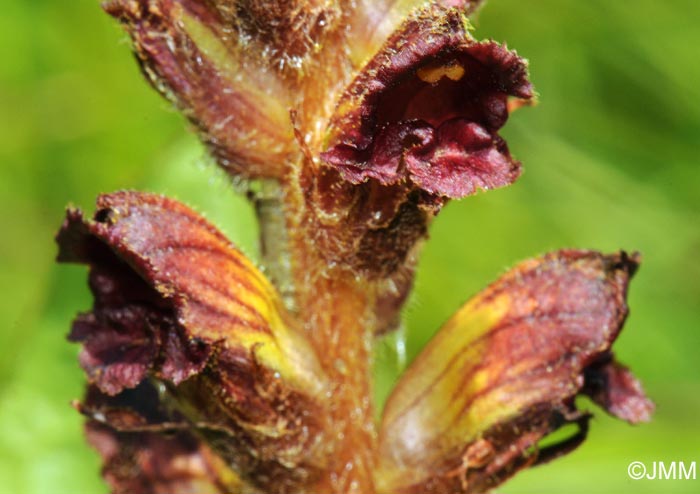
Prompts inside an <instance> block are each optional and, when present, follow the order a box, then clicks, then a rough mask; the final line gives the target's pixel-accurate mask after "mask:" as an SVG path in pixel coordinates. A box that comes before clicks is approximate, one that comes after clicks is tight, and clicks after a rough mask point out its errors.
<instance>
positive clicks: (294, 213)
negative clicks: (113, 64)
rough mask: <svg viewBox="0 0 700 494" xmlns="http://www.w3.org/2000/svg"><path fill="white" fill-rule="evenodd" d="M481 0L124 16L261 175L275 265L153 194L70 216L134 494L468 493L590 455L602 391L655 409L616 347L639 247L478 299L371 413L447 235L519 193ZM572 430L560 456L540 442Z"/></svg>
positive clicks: (92, 403) (197, 4)
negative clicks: (473, 200) (477, 208)
mask: <svg viewBox="0 0 700 494" xmlns="http://www.w3.org/2000/svg"><path fill="white" fill-rule="evenodd" d="M478 3H479V2H478V1H468V0H437V1H420V0H394V1H390V0H374V1H371V0H353V1H348V0H287V1H274V0H113V1H110V2H108V3H106V4H105V6H104V7H105V10H106V11H107V12H108V13H109V14H111V15H112V16H114V17H115V18H116V19H118V20H119V22H121V24H122V25H123V26H124V28H125V29H126V31H127V32H128V33H129V35H130V36H131V38H132V40H133V46H134V51H135V54H136V58H137V60H138V62H139V64H140V66H141V69H142V71H143V73H144V74H145V76H146V78H147V79H148V80H149V82H150V83H151V84H152V85H153V86H154V87H155V88H156V89H157V90H158V91H159V92H160V93H162V94H163V95H164V96H165V97H166V98H168V99H169V100H170V101H172V102H173V103H174V104H175V105H176V106H177V108H179V109H180V110H181V111H182V112H183V113H184V114H185V115H186V116H187V118H188V119H189V120H190V122H192V124H193V126H194V128H196V129H197V131H198V133H199V135H200V136H201V138H202V140H203V141H204V143H206V145H207V147H208V149H209V151H210V152H211V154H212V155H213V157H214V158H215V159H216V161H217V163H218V164H219V165H220V166H221V167H223V168H224V169H225V170H226V171H227V172H228V173H229V174H230V175H231V176H232V177H234V178H235V179H236V180H239V181H240V182H242V183H247V184H251V185H250V191H249V197H250V199H251V201H252V202H253V204H254V205H255V207H256V211H257V213H258V218H259V221H260V231H261V240H262V242H261V250H262V254H261V257H262V260H263V261H262V262H263V264H264V271H261V270H259V269H258V268H256V266H255V265H254V264H253V263H252V262H251V261H249V260H248V259H247V258H246V257H245V256H244V255H243V254H241V252H240V251H238V250H237V249H236V247H235V246H234V245H232V244H231V243H230V242H229V241H228V240H227V239H226V238H225V237H224V236H223V235H222V234H221V233H219V231H218V230H217V229H216V228H214V227H213V226H212V225H210V224H209V223H208V222H207V221H205V220H204V219H203V218H202V217H201V216H199V215H198V214H196V213H195V212H193V211H192V210H191V209H189V208H188V207H186V206H184V205H182V204H180V203H178V202H177V201H174V200H172V199H168V198H165V197H161V196H158V195H153V194H148V193H142V192H133V191H128V192H125V191H122V192H116V193H113V194H108V195H103V196H100V197H99V198H98V200H97V210H96V213H95V214H94V216H93V217H92V219H89V218H86V217H85V216H83V214H82V213H81V212H80V211H79V210H76V209H69V210H68V212H67V216H66V219H65V222H64V224H63V226H62V228H61V230H60V232H59V233H58V237H57V240H58V243H59V246H60V252H59V260H60V261H62V262H79V263H85V264H87V265H89V267H90V274H89V284H90V288H91V290H92V292H93V294H94V305H93V308H92V310H91V311H90V312H87V313H84V314H80V315H79V316H78V317H77V318H76V320H75V322H74V324H73V328H72V331H71V333H70V339H71V340H72V341H76V342H80V343H82V351H81V353H80V363H81V365H82V367H83V369H84V370H85V372H86V374H87V378H88V382H89V384H88V388H87V392H86V395H85V397H84V399H83V400H82V402H80V403H76V407H77V408H78V410H79V411H80V412H81V413H83V414H84V415H85V416H86V417H87V426H86V427H87V437H88V440H89V442H90V443H91V444H92V445H93V446H94V447H95V448H96V449H97V450H98V451H99V453H100V454H101V456H102V458H103V461H104V469H103V474H104V477H105V478H106V480H107V482H108V483H109V485H110V486H111V488H112V489H113V491H114V492H116V493H128V494H145V493H156V494H185V493H195V494H207V493H244V494H255V493H265V494H276V493H313V494H317V493H320V494H325V493H328V494H341V493H342V494H345V493H361V494H373V493H377V494H394V493H421V494H423V493H436V494H437V493H440V494H443V493H444V494H447V493H476V492H484V491H487V490H489V489H491V488H493V487H494V486H496V485H498V484H500V483H501V482H503V481H504V480H505V479H507V478H508V477H510V476H512V475H513V474H514V473H516V472H517V471H518V470H520V469H522V468H525V467H527V466H531V465H536V464H540V463H543V462H546V461H548V460H550V459H552V458H555V457H557V456H560V455H562V454H565V453H567V452H569V451H571V450H572V449H574V448H576V447H577V446H578V445H579V444H580V443H581V442H582V441H583V439H584V438H585V436H586V431H587V427H588V422H589V418H590V414H589V413H588V412H586V411H581V410H578V409H577V408H576V405H575V398H576V396H577V395H582V394H583V395H588V396H589V397H590V398H591V399H592V400H593V401H594V402H596V403H597V404H599V405H600V406H601V407H603V408H604V409H605V410H606V411H608V412H609V413H611V414H612V415H615V416H617V417H620V418H622V419H624V420H626V421H628V422H632V423H636V422H640V421H644V420H648V418H649V417H650V414H651V412H652V409H653V405H652V404H651V402H650V401H649V400H648V399H647V398H646V397H645V396H644V393H643V391H642V389H641V386H640V384H639V382H638V381H637V380H636V379H635V378H634V377H633V375H632V374H631V373H630V371H629V370H628V369H627V368H626V367H624V366H623V365H621V364H619V363H618V362H617V361H616V360H615V358H614V356H613V353H612V352H611V345H612V343H613V342H614V340H615V339H616V337H617V335H618V333H619V331H620V329H621V327H622V325H623V323H624V320H625V317H626V315H627V306H626V302H625V299H626V292H627V287H628V283H629V280H630V278H631V276H632V275H633V274H634V272H635V271H636V269H637V265H638V256H636V255H627V254H625V253H624V252H619V253H615V254H612V255H603V254H600V253H598V252H593V251H581V250H562V251H559V252H553V253H550V254H547V255H544V256H542V257H540V258H536V259H531V260H528V261H525V262H523V263H521V264H519V265H517V266H516V267H515V268H513V269H512V270H511V271H509V272H507V273H506V274H505V275H503V276H501V278H499V279H498V280H497V281H495V282H494V283H493V284H492V285H490V286H489V287H488V288H486V290H484V291H483V292H482V293H480V294H478V295H476V296H475V297H473V298H472V299H471V300H469V301H468V302H467V303H466V304H465V305H464V306H463V307H462V308H460V309H459V310H458V311H457V312H456V313H455V314H454V315H453V316H452V317H451V318H450V319H449V320H448V321H447V323H445V325H444V326H443V327H442V328H441V329H440V330H439V331H438V332H437V334H436V336H435V337H434V338H433V339H432V341H431V342H430V343H429V344H428V345H427V347H426V348H425V349H424V350H423V351H422V353H421V354H419V355H418V357H417V358H416V359H415V360H414V361H413V363H412V364H411V365H410V367H409V368H408V369H407V370H406V371H405V372H404V374H403V376H402V377H401V378H400V380H399V381H398V383H397V384H396V386H395V388H394V390H393V392H392V393H391V395H390V397H389V399H388V402H387V403H386V406H385V407H384V409H383V413H382V415H381V419H380V420H379V421H378V423H377V422H376V421H375V418H374V417H375V416H374V409H373V403H372V383H371V372H370V371H371V356H372V348H373V343H374V342H375V339H376V338H377V337H378V336H379V335H382V334H385V333H387V332H389V331H392V329H394V328H395V327H396V326H397V324H398V319H399V314H400V310H401V307H402V305H403V303H404V301H405V300H406V298H407V296H408V294H409V292H410V290H411V285H412V280H413V274H414V269H415V266H416V262H417V258H418V255H419V251H420V247H421V244H422V243H423V241H424V239H425V238H426V232H427V230H428V226H429V224H430V222H431V221H432V219H433V218H434V217H435V215H437V213H438V212H439V211H440V209H441V208H442V207H443V206H444V205H445V204H446V203H447V202H448V201H449V200H450V199H459V198H462V197H465V196H469V195H471V194H474V193H475V192H477V191H480V190H488V189H492V188H495V187H502V186H505V185H508V184H510V183H512V182H513V181H515V180H516V179H517V178H518V175H519V174H520V164H519V163H518V162H517V161H515V160H514V159H513V158H512V157H511V155H510V153H509V151H508V147H507V146H506V143H505V141H504V140H503V139H502V138H501V137H500V136H499V134H498V131H499V129H500V128H501V127H502V126H503V125H504V124H505V122H506V120H507V118H508V115H509V113H510V112H511V111H512V110H514V109H516V108H517V107H519V106H522V105H524V104H527V103H528V102H529V101H530V100H531V99H532V98H533V89H532V87H531V85H530V83H529V81H528V75H527V65H526V62H525V61H524V60H523V59H521V58H520V57H519V56H518V55H517V54H516V53H515V52H513V51H510V50H508V49H507V48H506V47H505V46H504V45H501V44H498V43H496V42H494V41H477V40H476V39H475V38H474V37H473V36H472V33H471V27H470V23H469V20H468V16H469V15H471V14H472V13H473V11H474V10H475V8H476V7H477V4H478ZM567 424H573V426H570V427H573V428H574V430H575V432H574V433H573V434H571V435H570V437H568V439H564V440H562V441H560V442H558V443H556V444H550V445H549V446H546V447H544V446H542V447H538V444H539V443H540V441H541V439H542V438H544V437H545V436H547V435H548V434H550V433H552V432H553V431H555V430H557V429H559V428H561V427H562V426H564V425H567Z"/></svg>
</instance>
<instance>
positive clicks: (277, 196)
mask: <svg viewBox="0 0 700 494" xmlns="http://www.w3.org/2000/svg"><path fill="white" fill-rule="evenodd" d="M286 185H289V184H286ZM297 197H298V196H297ZM286 199H289V198H288V197H287V198H286ZM253 200H254V204H255V208H256V213H257V215H258V220H259V222H260V234H261V251H262V259H263V263H264V264H265V267H266V270H267V272H268V274H269V276H270V278H271V279H272V280H273V282H274V283H275V285H276V286H277V288H278V289H279V291H280V293H282V295H283V297H284V298H285V303H286V304H287V306H288V308H290V309H292V311H293V312H294V313H295V314H296V316H297V317H298V320H299V321H301V322H302V323H303V325H304V329H305V331H306V334H307V336H308V337H309V340H310V341H311V343H312V344H313V346H314V347H315V349H316V352H317V354H318V356H319V359H320V361H321V365H322V366H323V370H324V371H325V373H326V375H327V377H328V378H329V382H330V383H331V389H330V390H329V393H328V411H329V415H330V417H329V422H328V423H329V430H328V432H327V436H326V451H327V455H328V459H329V468H328V472H327V475H325V476H324V477H323V478H322V479H321V480H320V481H319V483H318V485H316V486H314V488H313V489H312V490H311V491H310V492H314V493H315V492H323V493H329V494H330V493H333V494H373V493H374V492H375V489H374V485H373V481H372V472H373V464H374V459H373V451H374V450H375V444H376V428H375V424H374V410H373V403H372V396H373V395H372V385H371V382H372V381H371V371H372V342H373V339H374V335H375V332H376V329H377V315H376V313H375V312H376V311H375V308H376V300H375V299H376V287H375V285H374V284H372V283H370V282H368V281H366V280H363V279H359V278H357V277H356V276H355V275H354V274H352V273H350V272H348V271H346V270H342V269H339V268H331V267H330V266H328V263H327V261H326V260H325V259H323V257H322V256H321V255H320V253H319V252H318V251H317V249H316V248H315V247H314V246H313V245H310V242H309V238H311V236H310V235H308V233H307V232H305V229H304V227H303V226H301V225H302V224H304V223H305V222H303V221H299V219H300V218H301V217H303V216H304V215H303V213H302V214H300V211H299V209H295V210H294V211H293V212H292V213H291V214H290V209H285V202H286V203H287V208H289V204H288V203H289V202H295V201H285V198H284V197H283V192H282V190H281V187H280V185H278V183H276V182H271V181H266V182H263V183H262V184H261V186H260V187H259V190H257V191H256V192H255V194H254V196H253ZM288 225H291V226H288Z"/></svg>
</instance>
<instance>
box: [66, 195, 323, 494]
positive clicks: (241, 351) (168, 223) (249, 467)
mask: <svg viewBox="0 0 700 494" xmlns="http://www.w3.org/2000/svg"><path fill="white" fill-rule="evenodd" d="M97 206H98V211H97V213H96V214H95V218H94V220H84V219H83V217H82V214H81V213H80V212H79V211H77V210H69V211H68V215H67V218H66V221H65V223H64V225H63V227H62V229H61V231H60V232H59V234H58V243H59V246H60V252H59V260H60V261H64V262H82V263H86V264H89V265H90V267H91V269H90V287H91V289H92V292H93V294H94V296H95V303H94V307H93V310H92V311H91V312H89V313H87V314H82V315H80V316H78V318H77V319H76V321H75V323H74V325H73V330H72V332H71V334H70V339H71V340H73V341H79V342H82V343H83V350H82V352H81V356H80V361H81V364H82V366H83V368H84V369H85V371H86V373H87V374H88V377H89V380H90V382H92V383H94V384H95V385H96V386H97V387H98V388H99V389H100V391H101V392H103V393H105V394H107V395H112V396H114V395H118V394H119V393H124V392H125V390H128V389H131V388H135V387H137V386H138V385H139V384H141V383H143V382H144V380H145V379H147V378H149V377H151V378H156V379H158V380H160V381H161V382H162V383H164V384H165V385H166V387H167V391H168V395H169V396H170V398H171V401H172V402H173V403H176V405H177V408H178V409H179V410H180V412H182V413H183V414H184V416H186V417H187V419H188V420H190V421H192V422H193V423H196V424H197V426H196V428H197V429H198V430H199V432H200V433H201V434H205V435H207V436H208V439H209V440H210V444H214V447H215V449H217V450H218V451H219V453H221V454H222V455H223V457H224V458H225V459H226V460H228V461H229V462H230V463H231V464H232V466H234V467H235V469H236V471H238V472H240V473H241V474H242V475H243V476H244V477H246V478H247V479H248V480H250V481H251V482H253V483H255V482H262V481H261V480H260V479H258V478H257V474H258V472H260V471H263V472H265V474H266V475H267V477H266V480H265V481H271V480H272V479H271V478H270V477H271V472H275V471H276V470H286V469H288V468H295V471H298V472H299V475H300V476H302V477H303V476H304V475H306V476H309V475H310V472H311V471H313V470H314V469H315V468H316V466H317V465H318V463H322V462H323V461H324V460H323V458H322V455H320V453H319V452H318V448H317V446H318V443H319V435H320V432H321V430H322V429H323V425H322V421H323V420H324V413H323V409H324V407H323V405H322V399H321V396H322V394H323V392H324V389H325V386H326V383H325V378H324V374H323V372H322V371H321V370H320V366H319V364H318V362H317V359H316V357H315V353H314V351H313V350H312V349H311V347H310V346H309V344H308V343H307V342H306V340H305V339H304V337H303V336H302V335H301V334H300V333H299V332H298V331H297V330H295V329H294V321H293V320H292V319H291V318H290V317H289V316H288V315H287V314H286V313H285V311H284V310H283V308H282V307H281V304H280V302H279V298H278V296H277V294H276V292H275V290H274V288H273V287H272V285H271V284H270V283H269V282H268V281H267V280H266V279H265V278H264V276H263V275H262V274H261V273H260V272H259V271H258V270H257V269H256V268H255V267H254V266H253V265H252V263H251V262H250V261H249V260H248V259H246V258H245V256H243V255H242V254H241V253H240V252H239V251H238V250H236V249H235V248H234V247H233V246H232V245H231V244H230V243H229V242H228V241H227V240H226V239H225V237H224V236H223V235H222V234H221V233H219V232H218V231H217V230H216V229H214V227H212V226H211V225H210V224H208V223H207V222H206V221H205V220H204V219H202V218H201V217H200V216H198V215H197V214H195V213H194V212H193V211H192V210H190V209H188V208H187V207H185V206H183V205H182V204H180V203H178V202H176V201H173V200H170V199H166V198H163V197H160V196H156V195H150V194H141V193H134V192H120V193H115V194H111V195H104V196H101V197H100V198H99V199H98V203H97ZM224 438H225V440H224ZM219 444H220V445H221V446H222V447H217V446H218V445H219ZM223 446H225V448H224V447H223ZM289 477H290V478H292V476H289ZM269 492H275V491H272V490H270V491H269Z"/></svg>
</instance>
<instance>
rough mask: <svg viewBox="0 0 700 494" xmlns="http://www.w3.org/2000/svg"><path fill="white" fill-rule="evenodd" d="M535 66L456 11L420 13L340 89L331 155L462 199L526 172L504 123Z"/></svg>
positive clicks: (356, 179)
mask: <svg viewBox="0 0 700 494" xmlns="http://www.w3.org/2000/svg"><path fill="white" fill-rule="evenodd" d="M532 95H533V93H532V86H531V85H530V83H529V81H528V79H527V65H526V63H525V61H524V60H523V59H521V58H519V57H518V56H517V55H516V54H515V53H514V52H511V51H508V50H507V49H506V48H505V47H503V46H501V45H499V44H497V43H495V42H493V41H484V42H478V41H476V40H474V39H473V38H472V37H471V35H470V34H469V31H468V24H467V21H466V19H465V18H464V17H463V16H462V14H461V13H460V12H459V11H458V10H456V9H449V10H446V9H444V8H442V7H440V6H439V5H432V6H431V7H428V8H426V9H423V10H420V11H418V12H416V13H414V14H413V15H412V16H411V17H410V18H409V20H408V21H407V22H406V23H404V24H403V25H402V26H401V28H400V29H399V30H398V31H397V33H395V34H394V35H393V36H392V37H391V38H390V39H389V40H388V41H387V43H386V44H385V45H384V47H383V48H382V50H381V51H380V52H379V53H378V54H377V55H376V56H375V57H374V58H373V59H372V60H371V61H370V62H369V63H368V64H367V65H366V66H365V67H364V69H363V70H362V72H361V73H360V75H359V76H358V77H357V78H356V79H355V80H354V82H353V83H352V84H351V85H350V86H349V87H348V88H347V90H346V91H345V93H344V95H343V96H342V97H341V99H340V102H339V104H338V107H337V109H336V114H335V115H334V117H333V119H332V121H331V126H330V128H329V131H328V134H327V138H326V143H327V144H326V151H325V152H324V153H323V154H322V157H323V159H324V160H325V162H326V163H327V164H329V165H331V166H334V167H337V168H338V169H339V170H340V171H341V173H342V174H343V177H345V179H347V180H349V181H351V182H353V183H360V182H363V181H366V180H367V179H370V178H372V179H376V180H378V181H379V182H381V183H382V184H384V185H389V184H395V183H403V182H405V181H410V182H412V183H413V184H415V185H416V186H417V187H419V188H420V189H423V190H425V191H427V192H429V193H431V194H436V195H439V196H446V197H451V198H460V197H464V196H468V195H471V194H473V193H475V192H476V191H477V190H479V189H484V190H486V189H491V188H495V187H502V186H504V185H508V184H510V183H512V182H513V181H514V180H515V179H516V178H517V177H518V176H519V175H520V164H519V163H518V162H517V161H515V160H513V159H512V157H511V156H510V153H509V151H508V147H507V146H506V143H505V141H504V140H503V139H502V138H501V137H500V136H499V135H498V133H497V131H498V129H500V128H501V127H502V126H503V125H504V124H505V122H506V120H507V118H508V98H509V96H515V97H517V98H521V99H525V100H527V99H530V98H532Z"/></svg>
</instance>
